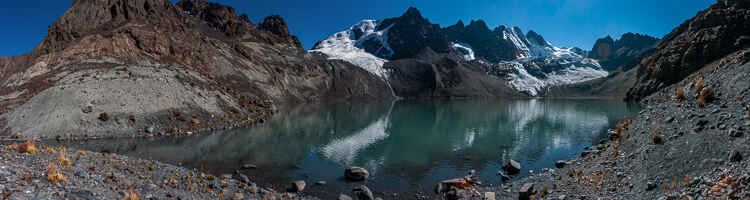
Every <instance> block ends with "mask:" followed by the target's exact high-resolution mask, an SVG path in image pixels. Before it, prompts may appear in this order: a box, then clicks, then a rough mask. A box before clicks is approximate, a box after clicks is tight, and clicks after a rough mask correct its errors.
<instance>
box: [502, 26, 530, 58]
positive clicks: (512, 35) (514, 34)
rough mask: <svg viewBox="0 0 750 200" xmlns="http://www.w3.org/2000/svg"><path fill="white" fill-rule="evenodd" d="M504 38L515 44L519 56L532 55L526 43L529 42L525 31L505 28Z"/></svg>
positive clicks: (526, 56)
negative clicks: (524, 33)
mask: <svg viewBox="0 0 750 200" xmlns="http://www.w3.org/2000/svg"><path fill="white" fill-rule="evenodd" d="M503 39H504V40H510V41H511V42H512V43H513V46H515V47H516V49H517V50H518V52H519V55H517V58H528V57H531V56H532V55H531V51H530V50H529V47H528V46H527V45H526V44H528V41H527V40H526V37H525V36H524V35H523V33H521V30H520V29H518V28H513V29H507V28H505V29H503Z"/></svg>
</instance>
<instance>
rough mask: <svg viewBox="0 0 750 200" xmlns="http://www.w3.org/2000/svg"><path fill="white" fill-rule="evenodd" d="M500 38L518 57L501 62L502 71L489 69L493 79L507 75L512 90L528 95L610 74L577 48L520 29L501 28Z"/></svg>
mask: <svg viewBox="0 0 750 200" xmlns="http://www.w3.org/2000/svg"><path fill="white" fill-rule="evenodd" d="M501 29H502V32H501V33H502V35H503V38H507V39H508V40H510V41H512V42H513V44H514V47H515V49H516V50H517V51H518V52H519V53H518V56H517V57H516V58H515V59H513V60H509V61H500V62H499V65H496V66H497V67H500V68H502V69H509V70H505V73H493V72H502V71H503V70H488V73H490V74H493V75H496V76H506V78H507V79H508V83H509V84H510V85H511V87H512V88H514V89H516V90H518V91H519V92H523V93H526V94H528V95H530V96H537V95H538V94H539V92H540V91H541V90H543V89H544V88H547V87H549V86H553V85H565V84H573V83H579V82H583V81H588V80H592V79H597V78H601V77H606V76H607V75H608V74H609V73H608V72H607V71H606V70H604V69H603V68H602V67H601V65H599V63H598V62H597V61H596V60H594V59H591V58H586V57H585V55H581V54H580V51H579V50H578V49H576V48H561V47H556V46H553V45H552V43H550V42H548V41H546V40H545V39H544V38H543V37H542V36H541V35H539V34H537V33H536V32H534V31H529V32H528V33H527V34H526V35H523V33H522V32H521V29H520V28H518V27H514V28H512V29H507V28H504V27H501Z"/></svg>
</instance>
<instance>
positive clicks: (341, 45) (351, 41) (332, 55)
mask: <svg viewBox="0 0 750 200" xmlns="http://www.w3.org/2000/svg"><path fill="white" fill-rule="evenodd" d="M377 26H378V21H377V20H362V21H360V22H358V23H357V24H354V25H353V26H351V27H349V29H347V30H343V31H340V32H338V33H336V34H333V35H332V36H330V37H328V38H327V39H325V40H323V41H320V42H319V43H318V44H317V45H316V46H315V47H314V48H313V50H310V51H311V52H320V53H323V54H325V55H327V56H328V57H329V58H328V59H335V60H343V61H346V62H349V63H352V64H354V65H356V66H359V67H361V68H362V69H364V70H367V71H368V72H370V73H372V74H374V75H376V76H378V77H380V78H381V79H382V80H383V81H384V82H385V83H386V84H387V85H388V87H390V83H389V82H388V75H389V72H388V70H386V69H384V68H383V65H384V64H385V63H386V62H388V60H386V59H384V58H380V57H377V56H375V55H373V54H372V53H370V52H367V51H365V50H364V47H363V45H364V43H365V42H367V41H370V42H376V43H378V44H379V45H380V48H378V49H377V50H376V51H375V52H383V53H382V55H383V56H384V57H390V56H392V55H393V49H391V47H390V45H388V37H387V35H388V34H387V33H388V30H390V28H391V27H392V26H393V25H391V26H389V27H387V28H385V29H383V30H380V31H376V27H377ZM357 33H359V34H360V35H359V38H357ZM391 92H392V94H393V96H396V95H395V93H393V89H391Z"/></svg>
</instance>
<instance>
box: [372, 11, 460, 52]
mask: <svg viewBox="0 0 750 200" xmlns="http://www.w3.org/2000/svg"><path fill="white" fill-rule="evenodd" d="M376 29H377V30H378V31H383V30H386V29H387V31H386V33H385V34H386V38H387V42H388V44H389V45H390V47H391V48H392V49H393V55H391V56H390V57H389V58H388V59H393V60H396V59H402V58H414V57H415V56H416V55H417V54H419V52H421V51H422V50H423V49H424V48H427V47H429V48H430V49H432V50H434V51H436V52H438V53H446V52H448V51H449V50H450V41H448V38H446V37H445V35H444V34H442V32H441V30H440V26H439V25H437V24H432V23H430V21H428V20H427V19H425V18H424V17H422V14H421V13H419V10H417V9H416V8H414V7H410V8H409V9H408V10H407V11H406V13H404V14H403V15H402V16H401V17H398V18H390V19H385V20H383V21H382V22H381V23H380V24H378V26H377V28H376Z"/></svg>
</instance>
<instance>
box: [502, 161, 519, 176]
mask: <svg viewBox="0 0 750 200" xmlns="http://www.w3.org/2000/svg"><path fill="white" fill-rule="evenodd" d="M503 170H505V171H506V172H508V174H510V175H514V174H518V172H521V163H518V162H516V161H515V160H510V161H508V162H507V163H505V164H503Z"/></svg>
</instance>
